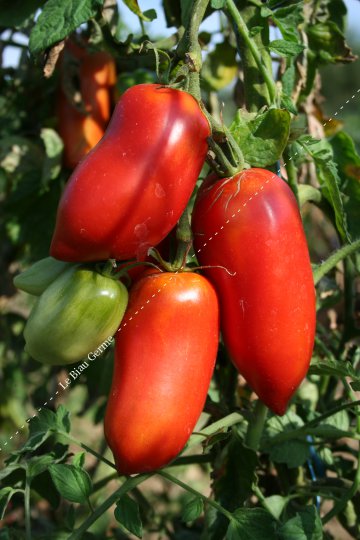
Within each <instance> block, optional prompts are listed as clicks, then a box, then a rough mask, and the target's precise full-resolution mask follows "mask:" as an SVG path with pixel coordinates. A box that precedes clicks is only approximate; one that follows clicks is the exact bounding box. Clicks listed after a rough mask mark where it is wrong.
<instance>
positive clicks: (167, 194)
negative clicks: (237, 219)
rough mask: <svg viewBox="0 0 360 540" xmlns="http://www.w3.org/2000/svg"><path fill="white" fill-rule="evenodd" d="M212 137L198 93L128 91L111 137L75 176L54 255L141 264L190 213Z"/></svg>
mask: <svg viewBox="0 0 360 540" xmlns="http://www.w3.org/2000/svg"><path fill="white" fill-rule="evenodd" d="M209 134H210V128H209V124H208V121H207V120H206V118H205V116H204V114H203V113H202V111H201V109H200V107H199V105H198V103H197V102H196V100H195V99H194V98H193V97H192V96H190V94H187V93H186V92H182V91H180V90H174V89H171V88H164V87H161V86H159V85H156V84H141V85H137V86H133V87H132V88H130V89H129V90H127V91H126V92H125V93H124V94H123V96H122V97H121V99H120V101H119V102H118V104H117V106H116V109H115V111H114V114H113V117H112V120H111V122H110V124H109V127H108V129H107V131H106V134H105V135H104V137H103V138H102V140H101V141H100V142H99V144H98V145H97V146H96V147H95V148H94V149H93V150H92V151H91V152H90V153H89V154H88V155H87V156H86V158H85V159H84V160H83V161H82V162H81V163H80V165H79V166H78V167H77V168H76V169H75V171H74V173H73V174H72V176H71V177H70V180H69V182H68V184H67V186H66V188H65V191H64V194H63V196H62V199H61V201H60V205H59V209H58V214H57V222H56V228H55V232H54V236H53V240H52V244H51V250H50V253H51V255H52V256H53V257H55V258H57V259H61V260H64V261H79V260H80V261H94V260H104V259H108V258H115V259H118V260H124V259H130V258H132V257H137V258H139V259H141V257H143V256H144V254H146V252H147V250H148V248H149V247H150V246H155V245H156V244H158V243H159V242H160V241H161V240H162V239H163V238H165V236H166V235H167V234H168V232H169V231H170V230H171V229H172V228H173V227H174V225H175V224H176V223H177V221H178V219H179V217H180V215H181V214H182V212H183V210H184V208H185V207H186V204H187V202H188V200H189V198H190V195H191V193H192V191H193V189H194V187H195V183H196V180H197V178H198V175H199V173H200V170H201V168H202V166H203V163H204V160H205V157H206V153H207V149H208V145H207V137H208V136H209Z"/></svg>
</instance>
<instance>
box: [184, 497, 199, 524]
mask: <svg viewBox="0 0 360 540" xmlns="http://www.w3.org/2000/svg"><path fill="white" fill-rule="evenodd" d="M203 510H204V502H203V500H202V498H201V497H194V498H193V499H191V500H190V501H188V502H187V504H186V506H185V507H184V509H183V512H182V520H183V521H185V522H188V521H195V519H197V518H198V517H199V516H200V515H201V514H202V512H203Z"/></svg>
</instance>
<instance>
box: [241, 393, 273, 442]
mask: <svg viewBox="0 0 360 540" xmlns="http://www.w3.org/2000/svg"><path fill="white" fill-rule="evenodd" d="M267 413H268V408H267V407H266V405H264V403H263V402H262V401H261V400H260V399H259V400H258V401H257V402H256V405H255V409H254V413H253V416H252V418H251V419H250V421H249V424H248V429H247V432H246V437H245V444H246V445H247V446H248V447H249V448H251V449H252V450H255V451H256V450H257V449H258V447H259V443H260V439H261V435H262V432H263V429H264V425H265V420H266V416H267Z"/></svg>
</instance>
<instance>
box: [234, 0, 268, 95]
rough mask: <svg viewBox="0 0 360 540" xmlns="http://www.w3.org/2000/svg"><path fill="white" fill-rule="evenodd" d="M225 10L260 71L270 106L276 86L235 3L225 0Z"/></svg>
mask: <svg viewBox="0 0 360 540" xmlns="http://www.w3.org/2000/svg"><path fill="white" fill-rule="evenodd" d="M225 9H226V11H227V12H228V13H229V15H230V17H231V18H232V20H233V22H234V24H235V26H236V30H237V31H238V33H239V35H240V36H241V38H242V40H243V42H244V45H245V47H247V48H248V49H249V51H250V52H251V54H252V56H253V58H254V60H255V63H256V65H257V68H258V70H259V71H260V73H261V76H262V78H263V79H264V82H265V84H266V87H267V90H268V93H269V97H268V99H267V101H268V105H271V104H273V103H274V102H275V100H276V85H275V82H274V80H273V76H272V73H271V72H270V70H269V69H268V67H267V66H266V65H265V64H264V62H263V60H262V58H261V55H260V53H259V50H258V48H257V46H256V44H255V42H254V40H253V38H252V37H251V35H250V33H249V29H248V27H247V26H246V23H245V21H244V19H243V18H242V16H241V14H240V12H239V10H238V8H237V7H236V5H235V2H234V1H233V0H226V2H225Z"/></svg>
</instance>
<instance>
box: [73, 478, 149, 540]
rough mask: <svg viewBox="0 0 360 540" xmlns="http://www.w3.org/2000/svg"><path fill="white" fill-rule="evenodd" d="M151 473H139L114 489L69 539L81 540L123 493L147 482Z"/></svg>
mask: <svg viewBox="0 0 360 540" xmlns="http://www.w3.org/2000/svg"><path fill="white" fill-rule="evenodd" d="M150 476H151V475H150V474H139V475H138V476H135V477H132V478H129V479H128V480H126V481H125V482H124V483H123V484H122V486H121V487H119V489H117V490H116V491H114V493H112V494H111V495H110V497H108V498H107V499H106V500H105V501H104V502H103V503H102V504H101V505H100V506H98V507H97V508H96V510H95V511H94V512H93V513H92V514H91V515H90V516H89V517H88V518H87V519H86V520H85V521H84V522H83V523H82V524H81V525H80V527H79V528H78V529H76V531H74V532H73V533H72V534H71V535H70V536H69V538H68V540H81V538H82V537H83V534H84V533H85V532H86V531H87V530H88V529H89V527H91V525H92V524H93V523H95V522H96V521H97V520H98V519H99V517H100V516H102V515H103V514H104V513H105V512H106V511H107V510H108V509H109V508H110V507H111V506H112V505H113V504H114V503H116V501H117V500H119V499H120V497H122V496H123V495H125V494H126V493H128V492H129V491H131V490H132V489H134V488H136V487H137V486H138V485H139V484H141V483H142V482H145V480H147V479H148V478H149V477H150Z"/></svg>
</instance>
